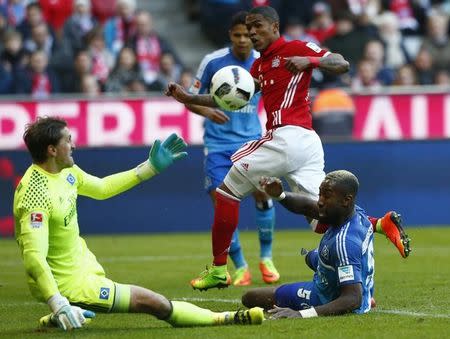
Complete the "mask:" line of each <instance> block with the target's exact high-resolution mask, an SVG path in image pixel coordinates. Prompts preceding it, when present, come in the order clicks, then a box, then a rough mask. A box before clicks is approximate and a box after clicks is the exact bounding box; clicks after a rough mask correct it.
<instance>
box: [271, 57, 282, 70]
mask: <svg viewBox="0 0 450 339" xmlns="http://www.w3.org/2000/svg"><path fill="white" fill-rule="evenodd" d="M280 63H281V60H280V57H279V56H276V57H275V58H273V59H272V68H276V67H279V66H280Z"/></svg>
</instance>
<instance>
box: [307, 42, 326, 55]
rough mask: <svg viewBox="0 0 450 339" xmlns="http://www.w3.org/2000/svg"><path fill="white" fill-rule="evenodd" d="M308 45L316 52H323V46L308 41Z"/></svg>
mask: <svg viewBox="0 0 450 339" xmlns="http://www.w3.org/2000/svg"><path fill="white" fill-rule="evenodd" d="M306 46H307V47H309V48H310V49H312V50H313V51H314V52H316V53H320V52H322V48H320V47H319V46H317V45H316V44H315V43H314V42H308V43H307V44H306Z"/></svg>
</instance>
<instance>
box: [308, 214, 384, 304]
mask: <svg viewBox="0 0 450 339" xmlns="http://www.w3.org/2000/svg"><path fill="white" fill-rule="evenodd" d="M318 253H319V260H318V265H317V271H316V273H315V274H314V284H315V286H316V288H317V291H318V295H319V298H320V301H321V303H322V304H326V303H329V302H331V301H333V300H334V299H336V298H338V297H339V295H340V288H341V286H343V285H347V284H355V283H360V284H361V286H362V290H363V298H362V303H361V307H360V308H358V309H357V310H355V311H354V312H355V313H365V312H368V311H369V310H370V300H371V298H372V291H373V285H374V280H373V278H374V272H375V268H374V253H373V228H372V224H371V223H370V221H369V219H367V215H366V213H365V211H364V210H363V209H361V208H360V207H358V206H356V207H355V214H354V215H353V216H352V217H351V218H350V219H349V220H348V221H347V222H346V223H345V224H344V225H342V226H340V227H329V228H328V230H327V232H326V233H325V234H324V235H323V237H322V240H321V241H320V245H319V248H318Z"/></svg>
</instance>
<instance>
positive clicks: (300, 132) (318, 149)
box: [166, 6, 409, 290]
mask: <svg viewBox="0 0 450 339" xmlns="http://www.w3.org/2000/svg"><path fill="white" fill-rule="evenodd" d="M279 25H280V23H279V17H278V14H277V12H276V11H275V10H274V9H273V8H271V7H268V6H261V7H255V8H253V9H251V10H250V12H249V14H248V15H247V17H246V26H247V29H248V30H249V34H250V39H251V40H252V43H253V47H254V48H255V49H256V50H257V51H259V52H261V57H260V58H259V59H257V60H256V61H255V62H254V63H253V65H252V68H251V71H250V73H251V74H252V76H253V78H255V79H257V80H256V81H255V84H256V86H257V89H258V90H259V89H261V94H262V97H263V100H264V106H265V109H266V112H267V124H266V128H267V132H266V134H265V135H264V136H263V137H262V138H261V139H259V140H257V141H254V142H251V143H247V144H246V145H244V146H243V147H241V148H240V149H239V150H238V151H237V152H236V153H235V154H234V155H233V156H232V158H231V160H232V161H233V166H232V167H231V169H230V170H229V172H228V173H227V175H226V177H225V179H224V181H223V183H222V184H221V185H220V186H219V187H218V188H217V190H216V192H217V194H216V208H215V215H214V223H213V226H212V247H213V257H214V259H213V265H212V266H211V267H210V268H208V269H207V270H206V271H204V272H202V273H201V274H200V276H199V277H198V278H196V279H193V280H192V281H191V285H192V286H193V287H194V288H196V289H199V290H207V289H209V288H214V287H217V288H222V287H227V286H228V285H229V284H231V277H230V276H229V273H228V271H227V266H226V263H227V256H228V249H229V246H230V243H231V238H232V234H233V232H234V231H235V229H236V227H237V223H238V220H239V204H240V201H241V199H242V198H243V197H245V196H247V195H248V194H250V193H252V192H253V191H255V190H257V189H258V187H259V178H260V177H261V176H273V175H274V176H279V177H283V178H285V179H286V180H287V181H288V183H289V185H290V187H291V189H292V190H293V191H300V192H303V193H305V194H306V195H308V196H310V197H312V198H315V199H316V198H317V197H318V194H319V185H320V183H321V182H322V180H323V178H324V176H325V174H324V172H323V169H324V154H323V148H322V143H321V141H320V138H319V136H318V135H317V134H316V132H315V131H314V130H313V129H312V118H311V112H310V107H309V93H308V88H309V84H310V80H311V74H312V70H313V69H314V68H319V69H321V70H324V71H327V72H330V73H332V74H335V75H338V74H342V73H345V72H348V70H349V63H348V62H347V61H346V60H345V59H344V58H343V57H342V55H340V54H336V53H331V52H329V51H326V50H323V49H322V48H320V47H319V46H317V45H316V44H314V43H311V42H307V43H306V42H301V41H290V42H286V41H285V40H284V39H283V38H282V37H280V31H279ZM166 95H168V96H172V97H174V98H175V99H176V100H177V101H179V102H181V103H184V104H196V105H203V106H209V107H216V104H215V102H214V100H213V98H212V97H211V96H210V95H193V94H189V93H187V92H186V91H184V90H183V89H182V87H181V86H179V85H177V84H170V85H169V87H168V89H167V91H166ZM395 216H396V214H395V215H394V214H392V213H391V212H388V213H387V214H386V215H385V217H384V218H380V219H374V221H373V223H374V224H375V225H381V226H380V227H379V228H380V229H383V230H384V231H385V234H386V235H387V236H388V237H389V239H390V240H391V241H392V242H393V243H394V244H395V245H396V246H397V248H398V250H399V251H400V253H401V255H402V256H403V257H406V256H407V255H408V254H409V239H407V237H403V236H406V235H405V234H404V233H402V231H403V230H402V229H401V227H400V225H399V222H397V221H398V220H396V218H395ZM383 221H384V222H383ZM310 223H311V226H312V227H313V229H314V230H315V231H316V232H320V231H321V232H324V231H325V230H326V227H324V225H321V224H317V220H310ZM383 225H388V226H389V232H386V228H384V227H383ZM318 226H320V227H318ZM325 226H326V225H325ZM374 227H377V226H374Z"/></svg>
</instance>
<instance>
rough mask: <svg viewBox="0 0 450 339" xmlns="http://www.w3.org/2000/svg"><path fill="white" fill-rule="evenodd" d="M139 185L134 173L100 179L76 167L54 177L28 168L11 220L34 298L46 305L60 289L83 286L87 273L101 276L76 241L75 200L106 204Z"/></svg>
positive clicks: (78, 239) (82, 244)
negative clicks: (109, 199) (13, 221)
mask: <svg viewBox="0 0 450 339" xmlns="http://www.w3.org/2000/svg"><path fill="white" fill-rule="evenodd" d="M139 182H140V180H139V178H138V177H137V175H136V173H135V170H129V171H125V172H121V173H117V174H113V175H110V176H108V177H105V178H103V179H100V178H97V177H95V176H92V175H90V174H88V173H86V172H84V171H83V170H81V169H80V168H79V167H78V166H76V165H75V166H73V167H71V168H66V169H64V170H62V171H61V172H60V173H58V174H52V173H48V172H46V171H45V170H43V169H42V168H41V167H39V166H38V165H35V164H33V165H31V166H30V167H29V168H28V170H27V171H26V173H25V175H24V176H23V178H22V180H21V181H20V183H19V185H18V186H17V189H16V191H15V194H14V218H15V233H16V240H17V242H18V244H19V247H20V250H21V253H22V257H23V261H24V265H25V269H26V273H27V277H28V283H29V286H30V290H31V292H32V294H33V296H34V297H36V298H37V299H40V300H43V301H46V300H48V298H50V297H51V296H52V295H54V294H56V293H58V292H59V290H60V289H62V288H67V287H68V286H69V285H70V286H73V285H74V284H76V283H78V282H80V283H81V282H82V281H83V277H84V275H85V274H86V273H88V272H100V273H102V272H103V274H104V271H103V268H102V267H101V266H100V264H99V263H98V262H97V260H96V258H95V256H94V255H93V254H92V252H90V251H89V249H88V248H87V246H86V243H85V241H84V240H83V239H82V238H81V237H80V236H79V227H78V217H77V196H78V194H80V195H84V196H88V197H91V198H94V199H106V198H109V197H112V196H114V195H116V194H119V193H121V192H123V191H126V190H128V189H130V188H131V187H133V186H135V185H136V184H138V183H139Z"/></svg>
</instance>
